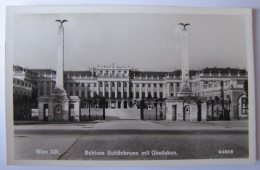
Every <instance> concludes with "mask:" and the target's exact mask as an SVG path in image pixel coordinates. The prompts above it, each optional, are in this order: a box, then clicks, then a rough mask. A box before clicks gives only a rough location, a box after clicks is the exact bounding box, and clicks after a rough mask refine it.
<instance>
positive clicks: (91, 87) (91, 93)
mask: <svg viewBox="0 0 260 170" xmlns="http://www.w3.org/2000/svg"><path fill="white" fill-rule="evenodd" d="M93 96H94V95H93V83H90V97H93Z"/></svg>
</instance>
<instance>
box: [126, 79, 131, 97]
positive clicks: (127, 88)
mask: <svg viewBox="0 0 260 170" xmlns="http://www.w3.org/2000/svg"><path fill="white" fill-rule="evenodd" d="M126 86H127V87H126V90H127V92H126V93H127V98H129V88H130V87H129V81H128V82H127V83H126Z"/></svg>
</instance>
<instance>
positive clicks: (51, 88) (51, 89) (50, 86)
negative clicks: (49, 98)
mask: <svg viewBox="0 0 260 170" xmlns="http://www.w3.org/2000/svg"><path fill="white" fill-rule="evenodd" d="M51 93H52V81H50V94H51Z"/></svg>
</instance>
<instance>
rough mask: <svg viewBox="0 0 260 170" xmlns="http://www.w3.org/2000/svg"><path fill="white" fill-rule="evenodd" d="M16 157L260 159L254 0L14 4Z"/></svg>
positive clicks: (9, 27) (70, 162) (25, 161)
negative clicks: (238, 1)
mask: <svg viewBox="0 0 260 170" xmlns="http://www.w3.org/2000/svg"><path fill="white" fill-rule="evenodd" d="M6 16H7V17H6V129H7V163H8V164H9V165H60V166H100V165H101V164H102V166H104V165H105V166H142V165H145V166H170V165H171V166H172V165H208V164H214V165H215V164H218V165H219V164H249V163H254V162H255V159H256V158H255V157H256V156H255V154H256V153H255V152H256V151H255V80H254V58H253V40H252V39H253V38H252V10H251V9H241V8H240V9H235V8H233V9H229V8H225V9H223V8H184V7H182V8H180V7H152V6H150V7H148V6H117V7H115V6H82V7H80V6H78V7H75V6H74V7H73V6H67V7H62V6H60V7H57V6H48V7H47V6H45V7H43V6H41V7H40V6H35V7H7V15H6Z"/></svg>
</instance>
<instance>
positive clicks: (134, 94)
mask: <svg viewBox="0 0 260 170" xmlns="http://www.w3.org/2000/svg"><path fill="white" fill-rule="evenodd" d="M133 98H134V99H135V98H136V92H135V83H133Z"/></svg>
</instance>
